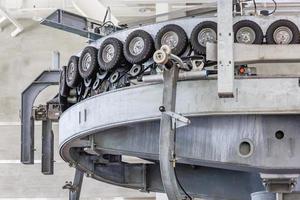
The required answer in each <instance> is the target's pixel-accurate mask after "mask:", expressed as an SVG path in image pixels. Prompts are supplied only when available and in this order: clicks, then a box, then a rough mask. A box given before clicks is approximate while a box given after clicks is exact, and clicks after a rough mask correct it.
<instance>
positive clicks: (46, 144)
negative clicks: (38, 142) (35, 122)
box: [41, 119, 54, 175]
mask: <svg viewBox="0 0 300 200" xmlns="http://www.w3.org/2000/svg"><path fill="white" fill-rule="evenodd" d="M53 146H54V135H53V131H52V122H51V120H49V119H47V120H46V121H43V122H42V165H41V166H42V173H43V174H45V175H52V174H53V167H54V151H53Z"/></svg>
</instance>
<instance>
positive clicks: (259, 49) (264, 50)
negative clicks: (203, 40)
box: [207, 43, 300, 64]
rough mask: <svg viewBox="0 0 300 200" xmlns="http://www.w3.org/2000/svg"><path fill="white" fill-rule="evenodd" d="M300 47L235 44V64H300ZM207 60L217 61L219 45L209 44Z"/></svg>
mask: <svg viewBox="0 0 300 200" xmlns="http://www.w3.org/2000/svg"><path fill="white" fill-rule="evenodd" d="M298 52H300V45H249V44H238V43H236V44H234V62H235V64H251V63H289V62H300V58H299V53H298ZM207 59H208V60H211V61H217V59H218V52H217V45H216V44H213V43H209V44H207Z"/></svg>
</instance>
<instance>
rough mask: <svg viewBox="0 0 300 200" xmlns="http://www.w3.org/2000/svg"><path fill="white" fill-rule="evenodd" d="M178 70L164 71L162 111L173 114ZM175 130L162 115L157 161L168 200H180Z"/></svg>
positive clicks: (175, 68) (165, 115) (167, 116)
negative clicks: (176, 173)
mask: <svg viewBox="0 0 300 200" xmlns="http://www.w3.org/2000/svg"><path fill="white" fill-rule="evenodd" d="M178 73H179V69H178V67H175V66H173V67H172V68H171V69H170V70H164V91H163V110H164V111H169V112H175V103H176V87H177V79H178ZM175 129H176V127H174V126H172V117H171V116H169V115H167V114H166V113H164V112H163V113H162V117H161V125H160V139H159V141H160V143H159V161H160V171H161V178H162V182H163V186H164V189H165V192H166V193H167V195H168V198H169V200H181V199H183V196H182V195H181V194H180V190H179V187H178V185H177V181H176V176H175V171H174V167H175V162H176V160H175V156H176V155H175Z"/></svg>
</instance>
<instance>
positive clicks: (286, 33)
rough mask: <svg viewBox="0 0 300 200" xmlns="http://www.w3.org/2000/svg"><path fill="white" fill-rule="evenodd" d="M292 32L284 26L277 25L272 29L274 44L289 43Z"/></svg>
mask: <svg viewBox="0 0 300 200" xmlns="http://www.w3.org/2000/svg"><path fill="white" fill-rule="evenodd" d="M293 36H294V35H293V32H292V30H291V29H290V28H288V27H286V26H281V27H278V28H277V29H276V30H275V31H274V35H273V37H274V41H275V42H276V44H289V43H290V42H291V41H292V39H293Z"/></svg>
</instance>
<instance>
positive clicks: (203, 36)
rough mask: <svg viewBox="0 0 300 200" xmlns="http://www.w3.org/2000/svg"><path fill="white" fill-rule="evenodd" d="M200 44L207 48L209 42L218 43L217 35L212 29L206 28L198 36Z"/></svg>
mask: <svg viewBox="0 0 300 200" xmlns="http://www.w3.org/2000/svg"><path fill="white" fill-rule="evenodd" d="M198 41H199V44H200V45H201V46H203V47H206V43H207V42H217V33H216V32H215V31H214V30H213V29H211V28H204V29H202V30H201V31H200V32H199V34H198Z"/></svg>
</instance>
